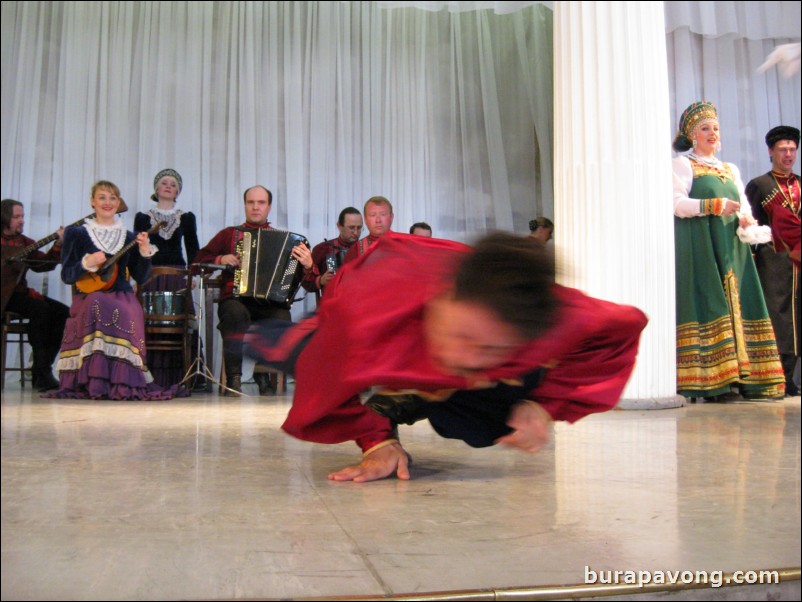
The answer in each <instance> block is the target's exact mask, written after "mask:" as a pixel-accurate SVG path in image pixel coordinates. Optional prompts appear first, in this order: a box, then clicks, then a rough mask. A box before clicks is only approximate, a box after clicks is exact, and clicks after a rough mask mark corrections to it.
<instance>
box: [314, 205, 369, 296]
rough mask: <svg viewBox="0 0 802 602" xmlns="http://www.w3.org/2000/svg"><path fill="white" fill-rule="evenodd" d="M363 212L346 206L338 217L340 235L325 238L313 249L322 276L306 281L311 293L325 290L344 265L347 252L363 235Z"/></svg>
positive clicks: (315, 261) (315, 262)
mask: <svg viewBox="0 0 802 602" xmlns="http://www.w3.org/2000/svg"><path fill="white" fill-rule="evenodd" d="M362 227H363V224H362V214H361V213H360V212H359V209H357V208H356V207H346V208H345V209H343V210H342V211H340V216H339V218H337V229H338V230H339V231H340V235H339V236H338V237H337V238H335V239H334V240H324V241H323V242H322V243H319V244H317V245H315V248H314V249H312V261H313V262H314V264H315V265H316V266H317V269H318V271H319V272H320V276H318V277H317V278H316V279H315V280H314V281H313V282H306V283H304V288H305V289H306V290H308V291H309V292H310V293H314V292H317V291H321V292H322V291H323V289H324V288H325V287H326V285H327V284H328V283H329V281H331V279H332V278H334V274H335V272H336V271H337V268H339V267H340V266H341V265H342V262H343V259H344V257H345V254H346V253H347V252H348V249H350V248H351V247H352V246H353V245H354V243H355V242H356V241H358V240H359V237H360V236H361V235H362Z"/></svg>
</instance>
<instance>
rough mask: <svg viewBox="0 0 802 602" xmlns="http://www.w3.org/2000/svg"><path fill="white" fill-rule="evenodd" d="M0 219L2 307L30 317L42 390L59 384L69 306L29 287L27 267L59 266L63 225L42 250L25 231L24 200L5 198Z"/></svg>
mask: <svg viewBox="0 0 802 602" xmlns="http://www.w3.org/2000/svg"><path fill="white" fill-rule="evenodd" d="M0 220H1V221H2V228H3V232H2V234H3V236H2V245H3V247H2V248H3V270H2V274H3V278H2V279H3V287H2V288H3V307H2V310H3V312H5V311H12V312H14V313H16V314H19V315H21V316H23V317H25V318H28V320H29V324H28V342H29V343H30V345H31V349H33V370H32V372H33V386H34V387H36V388H38V389H39V391H49V390H50V389H55V388H56V387H58V380H56V379H55V377H54V376H53V362H54V361H55V359H56V356H57V355H58V352H59V348H60V347H61V337H62V335H63V334H64V325H65V324H66V322H67V318H68V317H69V315H70V309H69V307H67V306H66V305H64V304H63V303H60V302H58V301H56V300H54V299H50V298H49V297H45V296H43V295H41V294H40V293H39V292H38V291H36V290H34V289H32V288H30V287H28V281H27V280H26V279H25V271H26V270H28V269H31V270H33V271H34V272H49V271H51V270H54V269H55V268H56V266H57V265H58V262H59V259H60V258H61V242H62V239H63V236H64V228H59V229H58V231H57V232H56V233H55V236H56V242H55V244H54V245H53V246H52V247H51V248H50V250H49V251H48V252H47V253H43V252H42V251H39V250H36V248H32V247H35V246H36V241H34V240H33V239H31V238H28V237H27V236H24V235H23V234H22V230H23V228H24V226H25V208H24V207H23V205H22V203H20V202H19V201H15V200H14V199H3V200H2V202H0ZM44 244H47V243H46V242H45V243H44ZM26 247H28V248H30V251H29V252H25V249H26ZM7 262H12V263H7ZM17 266H19V267H17ZM7 294H8V298H6V295H7Z"/></svg>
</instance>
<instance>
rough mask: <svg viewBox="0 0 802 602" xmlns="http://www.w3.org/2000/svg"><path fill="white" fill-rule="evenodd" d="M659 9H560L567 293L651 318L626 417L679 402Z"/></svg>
mask: <svg viewBox="0 0 802 602" xmlns="http://www.w3.org/2000/svg"><path fill="white" fill-rule="evenodd" d="M671 121H672V120H671V116H670V115H669V90H668V67H667V60H666V43H665V29H664V17H663V3H662V2H564V1H556V2H554V218H555V219H554V229H555V234H554V240H555V252H556V255H557V267H558V272H559V273H558V276H557V279H558V282H560V283H562V284H566V285H567V286H571V287H575V288H578V289H580V290H583V291H585V292H587V293H588V294H590V295H592V296H594V297H599V298H602V299H608V300H610V301H615V302H618V303H626V304H630V305H635V306H637V307H639V308H640V309H642V310H643V311H644V312H645V313H646V314H647V315H648V316H649V325H648V326H647V328H646V330H645V331H644V334H643V337H642V338H641V347H640V353H639V355H638V364H637V367H636V369H635V372H634V374H633V376H632V379H631V380H630V382H629V384H628V385H627V388H626V390H625V391H624V395H623V399H622V402H621V403H620V404H619V405H620V406H621V407H625V408H637V409H645V408H661V407H675V406H678V405H682V403H683V398H682V397H680V396H677V395H676V353H675V352H676V343H675V334H674V333H675V324H674V315H675V300H674V220H673V211H672V194H671V140H672V133H673V132H672V126H671Z"/></svg>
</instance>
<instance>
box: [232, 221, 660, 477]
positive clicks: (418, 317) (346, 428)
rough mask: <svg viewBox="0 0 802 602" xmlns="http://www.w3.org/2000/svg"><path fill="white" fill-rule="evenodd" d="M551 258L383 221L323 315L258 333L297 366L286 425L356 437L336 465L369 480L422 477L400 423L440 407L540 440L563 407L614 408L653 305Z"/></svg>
mask: <svg viewBox="0 0 802 602" xmlns="http://www.w3.org/2000/svg"><path fill="white" fill-rule="evenodd" d="M374 264H375V266H374ZM552 265H553V263H552V258H551V256H550V254H549V253H548V252H546V251H544V250H542V249H540V248H538V247H536V246H534V245H532V244H531V242H530V241H528V240H527V239H525V238H522V237H519V236H515V235H512V234H504V233H496V234H492V235H489V236H487V237H485V238H483V239H482V240H480V241H479V242H478V243H477V245H476V246H475V247H473V248H472V247H468V246H466V245H462V244H460V243H456V242H453V241H448V240H443V239H434V238H424V237H419V236H412V235H408V234H398V233H393V232H388V233H386V234H384V235H383V236H382V237H381V239H380V240H379V241H378V242H376V243H375V244H374V245H372V247H371V249H370V251H369V252H368V253H366V254H365V255H363V256H361V257H360V258H359V259H357V260H355V261H354V262H352V263H350V264H346V265H345V266H344V267H343V269H341V270H340V272H339V273H338V274H337V276H336V277H335V279H334V280H333V281H332V283H331V284H330V285H329V289H328V290H327V292H326V295H325V297H324V298H323V302H322V303H321V305H320V308H319V310H318V313H317V314H316V315H315V316H313V317H312V318H308V319H306V320H303V321H302V322H300V323H299V324H297V325H296V326H294V327H292V328H289V329H288V330H285V331H284V332H283V333H281V332H280V331H278V330H276V329H272V325H263V328H262V330H261V331H260V333H258V334H253V335H251V336H249V337H248V338H247V339H246V340H247V342H248V343H249V344H250V347H251V348H252V349H253V350H254V352H255V354H256V355H257V356H259V357H262V358H264V359H266V360H267V361H268V362H271V363H274V364H276V365H281V367H282V368H283V369H285V370H290V369H291V368H293V367H294V369H295V379H296V387H295V395H294V400H293V406H292V408H291V410H290V412H289V415H288V416H287V419H286V421H285V422H284V424H283V426H282V428H283V429H284V430H285V431H286V432H287V433H289V434H290V435H293V436H295V437H297V438H299V439H304V440H307V441H315V442H319V443H340V442H343V441H348V440H353V441H355V442H356V443H357V444H358V445H359V446H360V447H361V448H362V450H363V457H362V460H361V462H360V463H359V464H357V465H354V466H349V467H346V468H344V469H342V470H339V471H337V472H334V473H332V474H330V475H329V478H330V479H333V480H353V481H356V482H362V481H372V480H375V479H380V478H383V477H386V476H389V475H391V474H393V473H396V474H397V476H398V478H400V479H409V477H410V475H409V459H408V456H407V454H406V452H405V451H404V449H403V447H402V446H401V444H400V442H399V440H398V435H397V428H396V426H397V424H399V423H405V424H412V423H414V422H416V421H417V420H423V419H428V420H429V422H430V423H431V425H432V427H433V428H434V430H435V431H436V432H437V433H438V434H440V435H441V436H443V437H447V438H454V439H461V440H463V441H465V442H466V443H468V444H469V445H471V446H473V447H485V446H490V445H494V444H502V445H508V446H511V447H515V448H519V449H521V450H524V451H528V452H535V451H537V450H538V449H540V448H541V447H542V446H543V445H544V444H545V443H546V441H547V440H548V436H549V425H550V423H551V422H552V420H567V421H569V422H573V421H576V420H578V419H579V418H582V417H583V416H585V415H587V414H591V413H593V412H603V411H606V410H609V409H611V408H612V407H613V406H615V404H616V402H617V401H618V399H619V396H620V394H621V392H622V391H623V388H624V386H625V384H626V382H627V380H628V379H629V376H630V374H631V372H632V369H633V367H634V364H635V357H636V355H637V349H638V341H639V338H640V333H641V331H642V330H643V328H644V327H645V326H646V322H647V319H646V316H644V314H643V313H642V312H641V311H640V310H638V309H636V308H634V307H629V306H622V305H617V304H614V303H610V302H607V301H602V300H599V299H594V298H591V297H588V296H587V295H584V294H583V293H581V292H580V291H577V290H574V289H569V288H565V287H562V286H559V285H556V284H554V281H553V278H554V275H553V271H552ZM276 340H277V341H278V342H277V343H276V342H275V341H276ZM366 390H371V394H370V395H369V397H368V399H367V400H366V401H365V403H364V404H363V403H362V402H361V401H360V394H361V393H362V392H364V391H366Z"/></svg>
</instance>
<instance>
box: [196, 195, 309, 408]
mask: <svg viewBox="0 0 802 602" xmlns="http://www.w3.org/2000/svg"><path fill="white" fill-rule="evenodd" d="M243 201H244V203H245V223H243V224H242V225H240V226H229V227H227V228H223V229H222V230H220V232H218V233H217V234H215V236H214V238H212V240H210V241H209V243H208V244H207V245H206V246H205V247H203V248H202V249H201V250H200V251H198V253H197V254H196V256H195V260H194V261H195V263H214V264H219V265H221V266H223V267H227V268H237V267H241V266H240V260H239V257H238V255H237V243H238V242H239V241H240V240H241V239H242V234H243V232H245V231H249V230H250V231H253V230H257V229H259V228H264V229H267V230H272V229H273V228H272V226H271V225H270V222H269V221H268V220H267V216H268V215H269V214H270V209H271V208H272V206H273V193H272V192H270V191H269V190H268V189H267V188H265V187H264V186H261V185H256V186H251V187H250V188H248V189H247V190H246V191H245V193H244V194H243ZM292 256H293V257H294V258H295V259H297V260H298V262H299V263H300V264H301V265H302V266H303V268H304V276H303V278H304V281H306V282H314V280H315V278H316V277H317V276H319V274H318V272H317V268H316V267H315V265H314V264H313V263H312V252H311V251H310V250H309V249H308V248H307V247H306V246H305V245H296V246H295V247H293V249H292ZM221 280H222V289H221V291H220V305H219V306H218V309H217V315H218V317H219V318H220V325H219V326H218V328H219V329H220V333H221V334H222V335H223V360H224V362H225V372H226V388H227V389H229V390H230V391H233V392H234V393H236V394H239V393H241V392H242V338H243V336H244V334H245V331H246V330H248V328H249V327H250V325H251V322H252V321H253V320H267V319H275V320H284V321H287V322H288V323H289V322H290V320H292V316H291V314H290V304H291V303H290V304H287V305H280V304H278V303H275V302H273V301H269V300H264V299H256V298H254V297H242V298H237V297H235V296H234V272H233V270H231V269H229V270H227V271H224V272H223V274H222V276H221ZM265 376H266V375H264V374H263V373H258V372H255V374H254V378H257V377H258V378H260V379H261V378H264V377H265ZM257 384H258V385H259V393H260V395H262V394H265V393H266V389H267V384H266V382H265V381H263V380H257Z"/></svg>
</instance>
